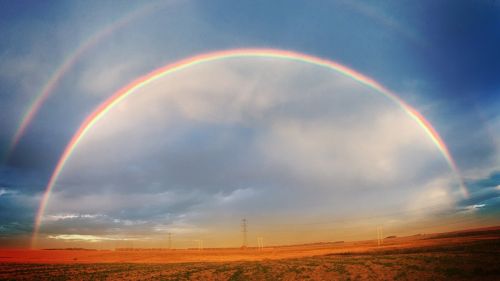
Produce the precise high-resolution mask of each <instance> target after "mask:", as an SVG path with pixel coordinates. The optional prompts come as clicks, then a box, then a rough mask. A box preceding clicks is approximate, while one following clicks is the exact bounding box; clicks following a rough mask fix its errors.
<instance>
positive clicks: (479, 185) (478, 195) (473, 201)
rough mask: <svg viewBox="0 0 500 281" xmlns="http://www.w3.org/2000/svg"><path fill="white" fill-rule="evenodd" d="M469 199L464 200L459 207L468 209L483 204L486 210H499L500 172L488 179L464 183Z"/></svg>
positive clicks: (495, 172)
mask: <svg viewBox="0 0 500 281" xmlns="http://www.w3.org/2000/svg"><path fill="white" fill-rule="evenodd" d="M466 184H467V187H468V190H469V193H470V198H467V199H464V200H462V201H461V202H460V203H459V206H462V207H468V206H474V205H481V204H485V206H487V207H488V208H496V209H498V208H500V171H494V172H492V173H491V174H490V175H489V176H488V177H486V178H482V179H476V180H468V181H466Z"/></svg>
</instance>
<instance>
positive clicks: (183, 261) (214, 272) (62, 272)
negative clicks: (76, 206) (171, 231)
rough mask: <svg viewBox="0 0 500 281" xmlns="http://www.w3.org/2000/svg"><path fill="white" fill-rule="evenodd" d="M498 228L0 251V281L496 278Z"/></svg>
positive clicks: (498, 277) (499, 270)
mask: <svg viewBox="0 0 500 281" xmlns="http://www.w3.org/2000/svg"><path fill="white" fill-rule="evenodd" d="M499 261H500V228H498V227H497V228H488V229H477V230H468V231H461V232H453V233H442V234H430V235H416V236H410V237H401V238H391V239H385V241H384V245H382V246H380V247H379V246H377V245H376V241H359V242H349V243H321V244H311V245H294V246H284V247H272V248H271V247H268V248H264V250H262V251H259V250H257V249H253V248H248V249H244V250H241V249H204V250H202V251H198V250H170V251H167V250H163V251H162V250H134V251H91V250H36V251H30V250H1V251H0V279H1V280H500V262H499Z"/></svg>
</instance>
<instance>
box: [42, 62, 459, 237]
mask: <svg viewBox="0 0 500 281" xmlns="http://www.w3.org/2000/svg"><path fill="white" fill-rule="evenodd" d="M451 178H452V177H450V169H449V167H448V166H447V164H446V161H444V159H443V157H442V155H440V152H439V150H438V149H437V148H436V147H435V146H434V144H433V142H432V141H431V140H430V139H429V138H428V136H427V135H426V134H425V132H423V130H422V129H421V128H419V127H418V125H417V124H416V123H415V122H414V121H413V120H412V119H411V118H410V117H409V116H407V115H406V113H405V112H404V111H403V110H402V109H401V108H400V107H398V106H397V105H396V104H394V103H392V102H391V101H390V100H388V99H387V98H385V97H384V96H382V95H381V94H379V93H376V92H375V91H374V90H372V89H369V88H366V87H365V86H363V85H361V84H359V83H357V82H356V81H353V80H352V79H351V78H348V77H345V76H343V75H341V74H339V73H336V72H333V71H331V70H326V69H322V68H320V67H317V66H313V65H307V64H303V63H298V62H291V61H284V60H278V59H249V58H246V59H244V58H242V59H228V60H226V61H219V62H212V63H208V64H204V65H199V66H196V67H192V68H189V69H185V70H183V71H180V72H177V73H175V74H172V75H169V76H166V77H164V78H162V79H160V80H157V81H155V82H152V83H150V84H148V85H147V86H145V87H143V88H141V89H140V90H138V91H137V92H135V93H133V94H132V95H131V96H130V97H129V98H128V99H127V100H125V101H123V102H122V103H121V104H119V105H118V106H117V107H116V108H114V109H113V110H112V111H110V112H109V114H107V115H106V116H105V117H104V118H102V119H101V120H100V121H99V122H98V123H97V124H96V125H95V126H94V127H93V128H92V129H91V130H90V131H89V132H88V134H87V135H86V136H85V137H84V138H83V139H82V141H81V143H80V144H79V146H78V147H77V148H76V150H75V152H74V153H73V155H72V156H71V158H70V160H69V162H68V163H67V165H66V166H65V168H64V171H63V173H62V175H61V177H60V180H59V181H58V182H57V184H56V187H55V189H54V192H53V194H52V197H51V199H50V203H49V206H48V208H47V212H46V218H47V219H45V220H44V224H43V227H42V233H50V235H59V234H68V233H77V234H79V235H103V234H106V233H107V234H110V233H111V234H113V235H118V234H119V233H124V234H134V235H146V236H147V235H148V233H150V234H151V233H153V234H154V233H163V232H165V231H171V232H177V233H178V234H179V235H184V236H190V235H191V237H192V236H193V235H196V233H204V235H208V233H211V232H213V231H217V229H219V230H222V229H227V228H230V227H231V226H232V225H233V224H234V223H235V222H238V221H239V220H240V219H241V217H249V218H256V217H259V218H261V220H262V221H261V223H264V224H265V223H269V222H272V221H282V222H283V221H287V220H290V218H291V217H293V218H294V222H295V223H307V222H310V220H311V219H314V220H325V219H326V218H329V217H331V216H332V214H335V215H336V216H341V215H345V216H360V215H362V214H366V213H367V212H369V213H382V212H388V211H392V212H394V209H392V210H391V208H396V209H395V210H400V208H401V206H411V207H412V208H413V209H419V210H420V209H424V208H428V207H429V206H430V205H432V206H438V207H440V210H441V209H443V208H450V206H451V205H452V203H453V202H454V200H456V198H455V197H454V195H453V194H454V188H455V185H454V182H453V180H451ZM382 193H383V194H384V196H383V197H381V196H380V195H381V194H382ZM360 194H362V196H360ZM388 206H390V207H388ZM396 206H397V207H396ZM410 209H411V208H410ZM413 211H414V210H413ZM403 212H405V211H403ZM419 212H420V211H419ZM420 213H421V212H420ZM430 213H431V212H425V213H421V215H426V216H427V215H430ZM85 214H89V216H86V215H85ZM96 214H100V215H96ZM402 215H403V214H402V213H401V214H399V215H398V214H395V215H394V219H396V218H398V217H401V216H402ZM153 234H151V235H153Z"/></svg>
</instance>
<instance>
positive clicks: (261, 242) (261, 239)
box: [257, 237, 264, 251]
mask: <svg viewBox="0 0 500 281" xmlns="http://www.w3.org/2000/svg"><path fill="white" fill-rule="evenodd" d="M257 245H258V247H259V251H262V249H264V237H257Z"/></svg>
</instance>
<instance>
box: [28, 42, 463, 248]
mask: <svg viewBox="0 0 500 281" xmlns="http://www.w3.org/2000/svg"><path fill="white" fill-rule="evenodd" d="M244 57H254V58H277V59H285V60H289V61H297V62H304V63H309V64H313V65H317V66H320V67H325V68H328V69H331V70H334V71H337V72H340V73H342V74H344V75H346V76H348V77H351V78H353V79H354V80H356V81H358V82H359V83H361V84H363V85H365V86H368V87H370V88H372V89H374V90H376V91H378V92H379V93H381V94H383V95H384V96H385V97H387V98H388V99H390V100H392V101H393V102H394V103H396V104H397V105H399V106H400V107H401V108H402V109H403V110H404V111H405V112H406V113H407V114H408V115H409V116H410V117H411V118H412V119H413V120H415V122H417V124H418V125H419V126H420V127H421V128H422V129H423V130H424V132H425V133H426V134H427V135H428V136H429V138H430V139H431V140H432V141H433V142H434V144H435V145H436V147H437V148H438V149H439V151H440V152H441V154H442V155H443V156H444V158H445V160H446V161H447V162H448V164H449V166H450V167H451V169H452V170H453V172H454V173H455V175H456V176H457V178H458V179H459V181H460V188H461V191H462V193H463V195H464V196H466V197H467V196H468V193H467V189H466V188H465V185H464V184H463V181H462V180H461V176H460V173H459V170H458V168H457V166H456V164H455V162H454V161H453V158H452V157H451V154H450V152H449V150H448V148H447V147H446V144H445V143H444V142H443V140H442V139H441V137H440V136H439V134H438V133H437V132H436V130H435V129H434V128H433V127H432V125H431V124H430V123H429V122H428V121H427V120H426V119H425V118H424V117H423V116H422V115H421V114H420V113H419V112H418V111H417V110H416V109H414V108H413V107H411V106H410V105H408V104H407V103H405V102H404V101H403V100H401V99H400V98H399V97H398V96H396V95H395V94H394V93H392V92H390V91H389V90H388V89H386V88H384V87H383V86H382V85H380V84H379V83H377V82H376V81H375V80H373V79H371V78H369V77H367V76H364V75H362V74H360V73H358V72H356V71H354V70H352V69H350V68H348V67H346V66H343V65H341V64H338V63H336V62H333V61H330V60H326V59H322V58H318V57H314V56H310V55H306V54H301V53H297V52H293V51H285V50H276V49H235V50H226V51H217V52H212V53H206V54H201V55H198V56H194V57H190V58H187V59H184V60H181V61H178V62H176V63H173V64H168V65H166V66H164V67H161V68H159V69H157V70H154V71H153V72H151V73H149V74H146V75H144V76H142V77H139V78H138V79H136V80H135V81H133V82H132V83H130V84H128V85H127V86H125V87H123V88H122V89H120V90H119V91H117V92H116V93H114V94H113V95H112V96H111V97H109V98H108V99H107V100H106V101H104V102H103V103H102V104H100V105H99V106H98V107H97V108H96V109H95V110H94V111H93V112H92V114H90V115H89V116H88V117H87V118H86V119H85V120H84V122H83V123H82V124H81V125H80V127H79V128H78V130H77V131H76V133H75V134H74V135H73V137H72V138H71V140H70V142H69V143H68V145H67V146H66V148H65V149H64V152H63V153H62V156H61V158H60V159H59V161H58V163H57V165H56V167H55V169H54V172H53V173H52V176H51V177H50V179H49V182H48V184H47V187H46V189H45V193H44V194H43V197H42V200H41V203H40V206H39V209H38V213H37V215H36V219H35V225H34V231H33V236H32V247H34V245H35V243H36V239H37V236H38V231H39V229H40V224H41V222H42V217H43V214H44V211H45V208H46V206H47V202H48V200H49V197H50V194H51V191H52V189H53V188H54V185H55V183H56V181H57V179H58V177H59V175H60V174H61V172H62V170H63V168H64V166H65V164H66V162H67V161H68V159H69V158H70V157H71V155H72V153H73V151H74V150H75V149H76V147H77V146H78V144H79V143H80V141H81V140H82V139H83V137H85V135H86V134H87V132H89V131H90V130H91V129H92V127H93V126H94V125H95V124H96V123H97V122H98V121H99V120H101V119H102V118H103V117H104V116H106V114H107V113H108V112H110V111H111V110H112V109H113V108H114V107H115V106H116V105H118V104H119V103H120V102H122V101H123V100H125V99H126V98H127V97H129V96H131V95H132V94H133V93H135V92H136V90H138V89H141V88H143V87H144V86H146V85H148V84H149V83H151V82H153V81H155V80H158V79H161V78H162V77H165V76H166V75H169V74H172V73H175V72H178V71H181V70H183V69H186V68H189V67H193V66H196V65H199V64H203V63H208V62H212V61H219V60H225V59H230V58H244Z"/></svg>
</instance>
